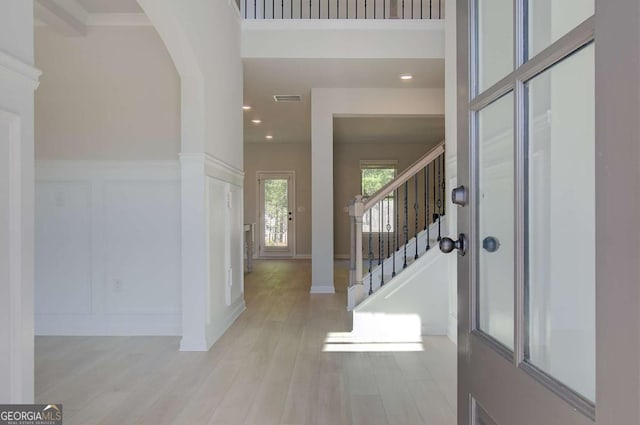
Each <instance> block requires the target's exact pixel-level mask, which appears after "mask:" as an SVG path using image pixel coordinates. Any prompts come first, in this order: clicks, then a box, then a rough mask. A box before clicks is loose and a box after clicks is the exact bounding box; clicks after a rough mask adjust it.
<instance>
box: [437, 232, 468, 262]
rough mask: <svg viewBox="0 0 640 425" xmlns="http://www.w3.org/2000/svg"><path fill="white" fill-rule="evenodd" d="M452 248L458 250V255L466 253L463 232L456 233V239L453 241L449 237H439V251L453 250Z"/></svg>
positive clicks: (465, 240) (447, 252) (465, 239)
mask: <svg viewBox="0 0 640 425" xmlns="http://www.w3.org/2000/svg"><path fill="white" fill-rule="evenodd" d="M454 249H457V250H458V255H461V256H462V255H464V254H466V253H467V237H466V236H465V235H464V233H460V234H459V235H458V240H457V241H454V240H453V239H451V238H442V239H440V251H442V252H443V253H445V254H449V253H450V252H453V250H454Z"/></svg>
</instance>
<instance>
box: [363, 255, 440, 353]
mask: <svg viewBox="0 0 640 425" xmlns="http://www.w3.org/2000/svg"><path fill="white" fill-rule="evenodd" d="M447 263H448V260H447V256H446V255H445V254H442V253H441V252H440V250H439V249H432V250H430V251H429V252H428V253H426V254H425V255H423V256H422V257H421V258H419V259H418V260H417V261H416V262H415V263H413V264H411V265H410V266H409V267H408V268H407V269H406V270H404V271H403V272H402V273H400V274H399V275H398V276H396V278H395V279H394V280H393V281H391V283H389V284H387V285H385V286H383V287H381V288H380V289H378V290H377V291H376V292H375V293H374V294H373V295H372V296H370V297H368V298H367V299H366V300H364V301H363V302H362V303H360V304H359V305H358V306H357V307H356V308H354V309H353V335H354V337H355V338H356V339H358V340H364V341H372V342H383V341H393V342H420V341H422V338H421V336H422V335H446V334H447V327H448V320H447V316H448V310H449V309H448V306H447V282H448V270H447V269H448V264H447Z"/></svg>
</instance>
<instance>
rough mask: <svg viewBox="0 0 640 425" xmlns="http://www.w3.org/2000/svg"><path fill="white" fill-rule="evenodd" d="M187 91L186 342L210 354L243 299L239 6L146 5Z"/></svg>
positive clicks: (205, 2) (201, 0) (201, 2)
mask: <svg viewBox="0 0 640 425" xmlns="http://www.w3.org/2000/svg"><path fill="white" fill-rule="evenodd" d="M138 3H139V4H140V5H141V6H142V8H143V9H144V11H145V13H146V14H147V16H148V17H149V19H150V20H151V22H152V23H153V25H154V26H155V28H156V30H157V31H158V34H159V35H160V37H161V38H162V40H163V41H164V43H165V45H166V46H167V50H168V51H169V54H170V55H171V57H172V59H173V61H174V63H175V65H176V68H177V70H178V73H179V74H180V78H181V83H182V84H181V88H182V103H181V111H182V132H181V134H182V143H181V145H182V149H181V152H182V153H181V156H180V159H181V165H182V341H181V345H180V348H181V350H183V351H201V350H208V349H209V348H210V347H211V345H213V343H214V342H215V341H216V340H217V339H218V338H219V337H220V336H221V335H222V334H223V333H224V332H225V331H226V330H227V328H228V327H229V326H230V325H231V324H232V323H233V321H234V320H235V319H236V318H237V317H238V315H240V313H242V311H243V310H244V308H245V305H244V299H243V295H242V279H243V269H242V263H243V262H242V258H243V249H242V239H243V226H242V222H241V220H239V219H237V218H238V217H242V216H243V211H242V209H243V204H242V191H243V184H244V183H243V173H242V166H243V137H242V61H241V57H240V34H241V29H240V25H241V19H240V14H239V11H238V9H237V6H236V4H235V2H233V1H229V2H227V1H211V0H189V1H187V2H177V1H174V0H138Z"/></svg>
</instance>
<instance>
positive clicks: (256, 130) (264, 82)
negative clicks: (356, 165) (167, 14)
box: [244, 59, 444, 143]
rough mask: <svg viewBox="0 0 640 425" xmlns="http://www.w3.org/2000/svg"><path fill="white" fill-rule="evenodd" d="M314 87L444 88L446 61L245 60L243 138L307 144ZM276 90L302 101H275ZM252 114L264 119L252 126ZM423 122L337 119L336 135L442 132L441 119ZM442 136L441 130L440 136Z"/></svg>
mask: <svg viewBox="0 0 640 425" xmlns="http://www.w3.org/2000/svg"><path fill="white" fill-rule="evenodd" d="M402 74H412V75H413V76H414V78H413V79H412V80H410V81H402V80H400V78H399V77H400V75H402ZM312 87H317V88H407V87H413V88H442V87H444V60H442V59H245V60H244V101H245V104H249V105H251V107H252V109H251V111H248V112H245V113H244V118H245V119H244V130H245V131H244V139H245V143H273V142H280V143H310V141H311V102H310V95H311V88H312ZM275 94H294V95H296V94H297V95H301V96H302V102H299V103H276V102H275V101H274V100H273V95H275ZM252 119H261V120H262V123H261V124H259V125H255V124H253V123H252V122H251V120H252ZM440 120H442V119H440ZM423 121H424V122H422V121H420V120H417V119H416V118H415V117H414V118H406V119H390V118H388V119H386V120H384V123H382V122H381V123H380V124H378V125H372V122H370V121H367V120H366V119H362V120H361V119H348V120H342V119H339V120H338V125H339V126H340V130H339V134H338V136H339V140H341V141H345V140H347V141H348V140H349V139H353V140H360V141H365V140H367V141H371V142H375V141H382V140H384V141H388V140H389V136H390V135H391V134H396V135H398V137H399V138H401V139H402V140H416V141H417V140H420V138H421V137H427V136H424V132H425V131H428V132H429V134H433V137H436V136H435V134H438V136H437V137H440V135H439V133H438V132H439V131H440V123H439V122H436V121H434V120H433V119H431V120H423ZM363 123H366V125H365V124H363ZM409 123H411V124H409ZM351 126H353V128H351ZM405 126H408V127H405ZM430 126H431V127H432V128H431V127H430ZM428 128H429V129H428ZM443 128H444V123H443V122H442V129H443ZM411 132H413V133H411ZM267 134H271V135H273V140H270V141H269V140H266V139H265V136H266V135H267ZM429 137H431V136H429ZM443 137H444V130H442V137H440V139H438V140H442V138H443ZM396 140H397V139H396ZM416 141H413V142H410V143H416Z"/></svg>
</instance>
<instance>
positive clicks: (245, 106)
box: [242, 105, 251, 111]
mask: <svg viewBox="0 0 640 425" xmlns="http://www.w3.org/2000/svg"><path fill="white" fill-rule="evenodd" d="M242 109H244V110H245V111H250V110H251V106H249V105H244V106H243V107H242Z"/></svg>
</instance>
